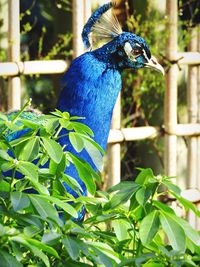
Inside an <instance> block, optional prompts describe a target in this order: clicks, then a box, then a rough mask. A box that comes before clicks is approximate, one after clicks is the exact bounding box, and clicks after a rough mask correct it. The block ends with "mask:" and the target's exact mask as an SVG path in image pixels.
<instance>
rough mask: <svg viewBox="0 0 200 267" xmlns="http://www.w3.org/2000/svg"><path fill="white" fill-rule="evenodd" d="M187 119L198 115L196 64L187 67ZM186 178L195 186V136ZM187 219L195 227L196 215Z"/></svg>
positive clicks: (192, 46) (193, 41)
mask: <svg viewBox="0 0 200 267" xmlns="http://www.w3.org/2000/svg"><path fill="white" fill-rule="evenodd" d="M189 50H190V51H191V52H194V51H197V30H196V28H193V29H192V30H191V39H190V45H189ZM187 94H188V95H187V100H188V121H189V123H197V116H198V101H197V66H190V67H189V68H188V88H187ZM187 165H188V168H187V170H188V180H187V186H188V187H189V188H196V187H197V165H198V163H197V138H196V137H191V138H190V139H189V142H188V164H187ZM188 220H189V222H190V224H191V225H193V227H196V216H195V215H194V213H192V212H190V213H189V214H188Z"/></svg>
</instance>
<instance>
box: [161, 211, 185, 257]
mask: <svg viewBox="0 0 200 267" xmlns="http://www.w3.org/2000/svg"><path fill="white" fill-rule="evenodd" d="M159 217H160V222H161V225H162V228H163V230H164V231H165V233H166V235H167V237H168V239H169V242H170V244H171V245H172V247H173V249H174V250H176V251H180V252H184V251H185V247H186V238H185V232H184V230H183V229H182V227H181V226H180V225H179V224H178V223H177V222H176V221H175V220H174V219H173V218H172V217H171V216H170V215H169V214H167V213H164V212H161V213H160V216H159Z"/></svg>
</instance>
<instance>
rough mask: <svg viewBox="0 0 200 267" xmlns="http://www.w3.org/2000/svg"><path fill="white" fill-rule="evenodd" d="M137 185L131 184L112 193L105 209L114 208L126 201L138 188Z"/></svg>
mask: <svg viewBox="0 0 200 267" xmlns="http://www.w3.org/2000/svg"><path fill="white" fill-rule="evenodd" d="M138 187H139V185H137V184H133V185H132V186H130V187H128V188H123V189H122V190H120V191H118V192H117V193H116V194H114V195H113V197H112V198H111V200H110V201H109V202H108V203H107V204H106V205H105V209H114V208H116V207H117V206H119V205H121V204H123V203H126V202H127V201H128V200H129V199H130V198H131V197H132V196H133V195H134V194H135V192H136V191H137V190H138Z"/></svg>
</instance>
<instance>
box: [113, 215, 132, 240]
mask: <svg viewBox="0 0 200 267" xmlns="http://www.w3.org/2000/svg"><path fill="white" fill-rule="evenodd" d="M112 227H113V229H114V232H115V234H116V236H117V239H118V240H119V241H123V240H126V239H130V235H129V231H130V229H131V225H130V223H129V222H128V221H126V220H123V219H118V220H113V221H112Z"/></svg>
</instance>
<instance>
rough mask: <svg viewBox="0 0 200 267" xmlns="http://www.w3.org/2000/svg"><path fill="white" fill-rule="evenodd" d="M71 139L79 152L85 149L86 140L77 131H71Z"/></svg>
mask: <svg viewBox="0 0 200 267" xmlns="http://www.w3.org/2000/svg"><path fill="white" fill-rule="evenodd" d="M69 141H70V143H71V144H72V146H73V147H74V149H75V150H76V151H77V152H81V151H82V150H83V148H84V142H83V140H82V138H81V137H80V136H79V135H78V134H77V133H74V132H70V133H69Z"/></svg>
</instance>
